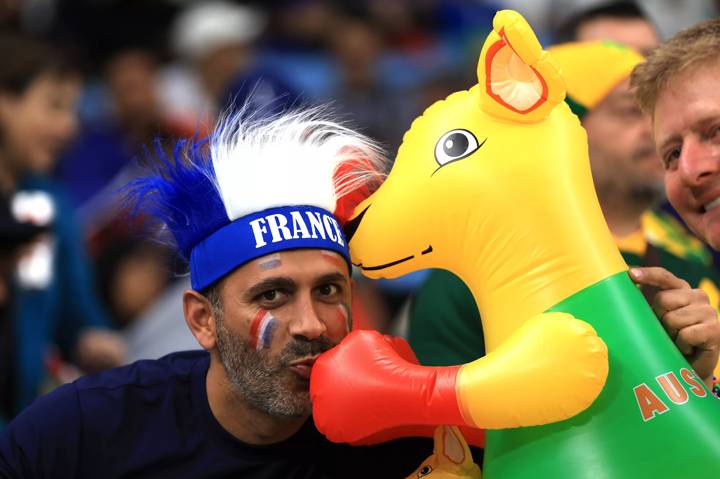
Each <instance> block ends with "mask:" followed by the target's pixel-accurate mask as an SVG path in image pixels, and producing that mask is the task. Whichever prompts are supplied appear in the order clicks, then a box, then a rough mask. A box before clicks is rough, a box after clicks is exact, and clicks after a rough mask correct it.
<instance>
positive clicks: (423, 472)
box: [417, 466, 433, 477]
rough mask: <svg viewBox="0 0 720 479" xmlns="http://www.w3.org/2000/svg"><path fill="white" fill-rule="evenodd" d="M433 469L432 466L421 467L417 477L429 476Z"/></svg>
mask: <svg viewBox="0 0 720 479" xmlns="http://www.w3.org/2000/svg"><path fill="white" fill-rule="evenodd" d="M432 470H433V469H432V467H431V466H423V467H422V469H420V470H419V471H418V473H417V477H424V476H427V475H428V474H430V473H431V472H432Z"/></svg>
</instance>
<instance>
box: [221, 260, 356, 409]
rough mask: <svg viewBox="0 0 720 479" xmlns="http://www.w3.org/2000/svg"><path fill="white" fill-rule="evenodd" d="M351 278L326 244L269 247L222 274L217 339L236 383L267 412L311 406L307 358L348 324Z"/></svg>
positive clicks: (339, 337)
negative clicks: (312, 247) (265, 253)
mask: <svg viewBox="0 0 720 479" xmlns="http://www.w3.org/2000/svg"><path fill="white" fill-rule="evenodd" d="M350 286H351V285H350V277H349V275H348V267H347V264H346V263H345V260H344V259H343V258H342V257H341V256H340V255H338V254H337V253H334V252H330V251H325V250H309V249H308V250H294V251H284V252H281V253H275V254H271V255H268V256H265V257H262V258H258V259H256V260H254V261H252V262H250V263H248V264H246V265H244V266H242V267H241V268H238V269H237V270H236V271H235V272H233V273H232V274H230V275H228V276H227V277H226V279H225V280H224V281H223V283H222V289H221V296H220V297H221V301H222V314H220V315H219V316H220V317H219V318H217V347H218V353H219V356H220V359H221V361H222V363H223V366H224V367H225V371H226V372H227V376H228V379H229V380H230V383H231V384H232V386H233V388H234V389H235V391H236V392H237V393H239V394H241V395H242V397H243V398H244V399H245V400H246V401H247V402H248V403H249V404H250V405H252V406H253V407H255V408H257V409H259V410H261V411H263V412H265V413H267V414H269V415H272V416H286V417H301V416H305V415H308V414H310V412H311V410H312V405H311V403H310V396H309V384H310V383H309V380H310V371H311V369H312V365H313V362H314V361H315V359H316V358H317V357H318V355H320V353H322V352H324V351H327V350H328V349H330V348H331V347H333V346H335V345H336V344H337V343H339V342H340V340H342V338H343V337H345V335H347V333H348V332H349V330H350V326H351V323H350V322H351V318H350V300H351V297H350ZM216 316H218V315H217V311H216Z"/></svg>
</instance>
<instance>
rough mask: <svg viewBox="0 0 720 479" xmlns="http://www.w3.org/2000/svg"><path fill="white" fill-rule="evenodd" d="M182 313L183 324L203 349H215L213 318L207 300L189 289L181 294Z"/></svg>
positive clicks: (211, 309)
mask: <svg viewBox="0 0 720 479" xmlns="http://www.w3.org/2000/svg"><path fill="white" fill-rule="evenodd" d="M183 312H184V314H185V322H186V323H187V325H188V328H190V331H191V332H192V334H193V336H195V339H197V342H198V343H200V346H202V347H203V349H206V350H208V351H210V350H212V349H215V344H216V342H215V338H216V336H215V316H214V314H213V308H212V305H211V304H210V302H209V301H208V299H207V298H206V297H205V296H203V295H202V294H200V293H198V292H197V291H194V290H192V289H189V290H187V291H185V292H184V293H183Z"/></svg>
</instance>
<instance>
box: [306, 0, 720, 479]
mask: <svg viewBox="0 0 720 479" xmlns="http://www.w3.org/2000/svg"><path fill="white" fill-rule="evenodd" d="M564 97H565V84H564V82H563V79H562V77H561V74H560V72H559V70H558V68H557V67H556V66H555V64H554V63H553V60H552V58H551V56H550V55H549V54H548V52H546V51H543V50H542V48H541V47H540V44H539V43H538V41H537V39H536V38H535V35H534V34H533V32H532V30H531V28H530V26H529V25H528V24H527V22H526V21H525V20H524V19H523V18H522V17H521V16H520V15H519V14H517V13H516V12H513V11H501V12H498V13H497V15H496V16H495V19H494V22H493V32H492V33H491V34H490V35H489V37H488V38H487V40H486V42H485V45H484V46H483V49H482V52H481V54H480V60H479V64H478V85H476V86H474V87H472V88H471V89H470V90H468V91H461V92H457V93H454V94H452V95H450V96H449V97H448V98H446V99H445V100H443V101H439V102H437V103H435V104H434V105H432V106H431V107H429V108H428V109H427V110H426V111H425V112H424V113H423V115H422V116H420V117H419V118H417V119H416V120H415V121H414V122H413V124H412V126H411V128H410V130H409V131H408V132H407V133H406V134H405V137H404V140H403V144H402V146H401V147H400V149H399V152H398V155H397V159H396V161H395V164H394V166H393V168H392V170H391V172H390V174H389V175H388V177H387V179H386V180H385V182H384V183H383V184H382V186H381V187H380V188H379V189H378V190H377V191H376V192H375V193H374V194H373V195H372V196H371V197H370V198H368V199H367V200H366V201H364V202H363V203H361V204H360V205H359V206H358V207H357V209H356V210H355V218H354V220H352V221H351V224H349V225H348V227H347V230H348V231H347V232H348V240H349V242H350V248H351V254H352V258H353V261H354V263H356V264H357V265H358V266H359V267H360V268H361V269H362V270H363V272H364V274H366V275H368V276H370V277H373V278H380V277H387V278H392V277H397V276H400V275H403V274H406V273H408V272H411V271H414V270H417V269H422V268H444V269H447V270H449V271H452V272H453V273H455V274H456V275H457V276H459V277H460V278H461V279H462V280H463V281H464V282H465V283H466V284H467V285H468V286H469V288H470V290H471V291H472V293H473V296H474V298H475V300H476V302H477V305H478V308H479V310H480V313H481V317H482V322H483V330H484V333H485V341H486V347H487V351H488V354H487V356H485V357H483V358H481V359H478V360H476V361H473V362H471V363H468V364H464V365H461V366H456V367H423V366H419V365H417V364H415V363H413V362H412V358H411V356H410V355H409V354H408V353H407V351H404V350H403V348H402V347H399V346H398V342H397V341H396V340H389V339H387V338H384V337H382V336H380V335H379V334H377V333H372V332H355V333H352V334H351V335H349V336H348V337H347V338H346V339H345V340H344V341H343V343H341V344H340V345H339V346H338V347H337V348H335V349H333V350H332V351H330V352H328V353H326V354H325V355H323V356H322V357H321V358H320V360H318V362H317V363H316V365H315V367H314V368H313V373H312V380H311V394H312V397H313V402H314V411H313V415H314V418H315V421H316V424H317V425H318V428H319V429H320V430H321V431H322V432H323V433H325V434H326V435H327V436H328V437H329V438H331V439H333V440H336V441H347V442H355V443H367V442H372V441H373V440H374V439H378V438H383V439H387V438H389V437H393V433H394V432H396V431H402V430H403V428H407V427H408V426H415V425H431V424H454V425H459V426H464V427H466V428H467V427H469V428H484V429H486V430H487V431H486V436H485V437H486V439H485V441H486V443H485V463H484V468H483V477H485V478H487V479H493V478H499V479H531V478H532V479H536V478H553V479H561V478H567V479H583V478H623V479H624V478H641V477H642V478H644V477H647V478H686V477H687V478H689V477H710V476H711V475H712V474H713V473H714V471H715V470H716V469H717V465H718V463H720V427H718V426H719V425H720V402H719V401H718V400H717V399H716V398H715V397H714V396H712V395H711V394H710V393H709V391H708V389H707V388H706V386H705V385H704V384H703V383H702V381H701V380H699V378H698V377H697V376H696V375H695V373H694V372H693V370H692V369H691V367H690V366H689V365H688V363H687V362H686V360H685V359H684V358H683V356H682V355H681V354H680V353H679V352H678V350H677V349H676V348H675V346H674V345H673V343H672V342H671V340H670V338H669V337H668V336H667V334H666V333H665V331H664V330H663V329H662V326H661V325H660V323H659V321H658V320H657V318H656V317H655V316H654V314H653V313H652V311H651V310H650V308H649V307H648V305H647V304H646V302H645V300H644V299H643V297H642V296H641V294H640V292H639V291H638V289H637V288H636V287H635V285H634V284H633V283H632V282H631V280H630V278H629V277H628V274H627V266H626V264H625V263H624V262H623V260H622V258H621V256H620V254H619V252H618V250H617V248H616V246H615V244H614V242H613V238H612V237H611V234H610V232H609V231H608V228H607V226H606V224H605V222H604V219H603V215H602V212H601V210H600V207H599V204H598V201H597V198H596V196H595V192H594V188H593V183H592V177H591V174H590V164H589V160H588V153H587V140H586V136H585V132H584V130H583V129H582V127H581V126H580V122H579V121H578V119H577V117H576V116H575V115H574V114H572V112H571V111H570V108H569V107H568V105H567V104H566V103H564V102H563V99H564Z"/></svg>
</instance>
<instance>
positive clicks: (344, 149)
mask: <svg viewBox="0 0 720 479" xmlns="http://www.w3.org/2000/svg"><path fill="white" fill-rule="evenodd" d="M152 156H153V157H154V158H153V161H152V162H150V165H148V168H147V174H146V175H145V176H144V177H141V178H139V179H137V180H135V181H133V182H132V183H131V184H129V185H128V188H127V193H128V198H129V199H130V201H131V202H132V203H134V210H135V212H136V213H138V212H141V213H143V214H144V215H146V216H149V217H151V218H154V219H157V220H159V221H161V222H162V223H164V224H165V225H166V226H167V228H168V229H169V230H170V232H171V233H172V236H173V237H174V240H175V242H176V244H177V248H178V250H179V252H180V253H181V254H182V255H183V256H184V257H185V258H186V259H187V260H189V262H190V276H191V282H192V287H193V289H195V290H199V291H200V290H203V289H205V288H207V287H208V286H210V285H211V284H213V283H214V282H216V281H217V280H219V279H220V278H222V277H223V276H225V275H226V274H228V273H230V272H231V271H233V270H234V269H235V268H237V267H239V266H241V265H242V264H244V263H246V262H248V261H251V260H253V259H255V258H258V257H261V256H265V255H266V254H271V253H274V252H277V251H282V250H287V249H297V248H319V249H328V250H331V251H336V252H337V253H339V254H341V255H342V256H343V257H344V258H345V259H346V261H347V262H348V265H349V264H350V259H349V253H348V249H347V242H346V241H345V238H344V236H343V234H342V228H341V225H342V223H344V221H345V220H347V219H348V218H347V217H348V216H349V215H350V214H352V210H353V209H354V206H355V205H356V204H357V203H358V202H359V201H361V200H362V199H363V198H364V197H365V196H367V195H368V194H369V193H370V192H371V191H372V189H373V188H374V187H377V186H378V185H379V183H380V182H381V181H382V179H383V175H384V172H385V171H386V167H387V164H386V159H385V157H384V155H383V154H382V151H381V149H380V148H379V147H378V145H377V144H376V143H375V142H373V141H372V140H370V139H369V138H367V137H365V136H363V135H362V134H360V133H357V132H355V131H353V130H351V129H349V128H347V127H345V126H343V125H342V124H340V123H339V122H337V121H335V120H334V119H333V118H332V115H331V113H330V112H329V110H328V109H327V108H323V107H316V108H310V109H303V110H293V111H288V112H284V113H282V114H279V115H273V116H267V115H263V114H262V113H261V112H258V111H257V110H250V109H247V108H241V109H240V110H238V111H237V112H236V113H233V114H231V115H228V116H225V117H223V118H221V119H220V121H219V122H218V124H217V126H216V128H215V129H214V131H213V132H212V133H211V134H210V136H209V137H208V138H206V139H202V140H199V139H191V140H180V141H178V142H177V143H176V144H175V147H174V150H173V152H172V154H171V155H169V154H166V153H165V151H164V150H163V148H162V146H161V145H160V143H159V142H157V143H156V145H155V148H154V152H153V155H152Z"/></svg>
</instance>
